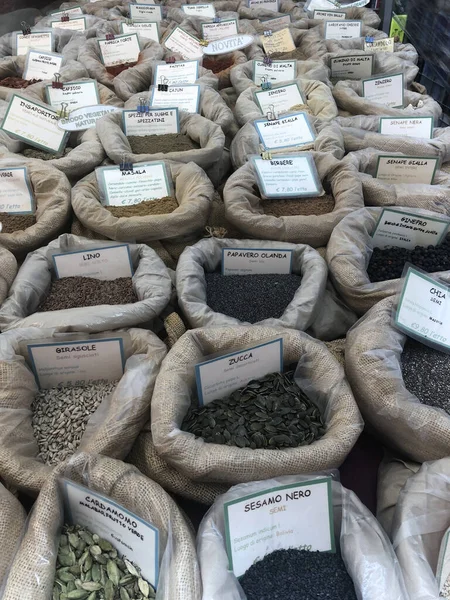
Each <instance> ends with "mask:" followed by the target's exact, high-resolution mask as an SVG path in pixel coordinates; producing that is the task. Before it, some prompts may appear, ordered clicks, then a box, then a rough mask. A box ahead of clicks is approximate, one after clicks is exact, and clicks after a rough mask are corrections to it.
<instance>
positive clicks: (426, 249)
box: [367, 236, 450, 283]
mask: <svg viewBox="0 0 450 600" xmlns="http://www.w3.org/2000/svg"><path fill="white" fill-rule="evenodd" d="M407 262H410V263H412V264H413V265H414V266H416V267H419V268H421V269H423V270H424V271H426V272H427V273H435V272H437V271H447V270H449V269H450V236H447V237H446V238H445V239H444V241H443V242H442V244H440V245H439V246H416V247H415V248H414V249H412V250H408V249H407V248H397V247H388V248H383V249H381V248H374V249H373V254H372V256H371V257H370V261H369V265H368V267H367V274H368V276H369V279H370V281H371V282H372V283H375V282H376V281H385V280H386V279H397V278H399V277H401V276H402V273H403V268H404V266H405V263H407Z"/></svg>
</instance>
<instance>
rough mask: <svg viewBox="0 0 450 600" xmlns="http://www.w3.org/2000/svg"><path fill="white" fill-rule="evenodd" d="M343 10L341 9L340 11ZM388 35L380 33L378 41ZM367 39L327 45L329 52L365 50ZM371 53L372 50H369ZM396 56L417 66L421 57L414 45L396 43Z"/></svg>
mask: <svg viewBox="0 0 450 600" xmlns="http://www.w3.org/2000/svg"><path fill="white" fill-rule="evenodd" d="M339 10H341V9H339ZM387 37H388V35H387V34H386V33H384V32H382V31H378V32H377V35H376V39H379V40H380V39H385V38H387ZM364 42H365V38H363V37H362V38H353V39H350V40H327V41H326V45H327V49H328V52H341V50H364ZM368 53H370V50H368ZM394 54H395V55H396V56H398V57H400V58H402V59H403V60H407V61H410V62H412V63H414V64H417V61H418V60H419V55H418V54H417V50H416V49H415V48H414V46H413V45H412V44H400V43H394Z"/></svg>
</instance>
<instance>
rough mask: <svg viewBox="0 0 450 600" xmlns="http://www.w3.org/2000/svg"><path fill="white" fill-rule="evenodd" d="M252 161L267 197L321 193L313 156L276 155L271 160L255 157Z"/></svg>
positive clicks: (292, 196) (297, 196) (288, 196)
mask: <svg viewBox="0 0 450 600" xmlns="http://www.w3.org/2000/svg"><path fill="white" fill-rule="evenodd" d="M252 162H253V165H254V167H255V169H256V174H257V176H258V180H259V184H260V187H261V188H262V191H263V193H264V196H266V197H267V198H300V197H302V196H319V195H320V194H321V185H320V182H319V181H318V180H317V175H316V169H315V165H314V164H312V163H313V158H312V156H295V155H287V156H276V157H275V158H272V159H270V160H263V159H262V158H258V157H255V158H253V159H252Z"/></svg>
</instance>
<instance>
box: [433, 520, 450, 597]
mask: <svg viewBox="0 0 450 600" xmlns="http://www.w3.org/2000/svg"><path fill="white" fill-rule="evenodd" d="M449 538H450V528H449V529H447V531H446V532H445V533H444V537H443V538H442V542H441V548H440V550H439V558H438V566H437V569H436V579H437V581H438V586H439V597H441V598H445V596H446V595H447V594H446V593H445V590H444V589H443V588H444V586H445V584H446V583H447V581H448V579H449V575H450V552H449V551H448V550H449V545H448V542H449ZM447 585H448V584H447ZM446 587H447V586H446Z"/></svg>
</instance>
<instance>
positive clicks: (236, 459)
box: [151, 325, 362, 484]
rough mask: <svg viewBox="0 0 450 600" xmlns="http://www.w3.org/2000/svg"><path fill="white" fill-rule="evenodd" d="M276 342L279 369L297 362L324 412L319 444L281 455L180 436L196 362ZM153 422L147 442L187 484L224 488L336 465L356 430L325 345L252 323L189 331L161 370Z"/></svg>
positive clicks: (358, 425) (354, 412) (345, 389)
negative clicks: (324, 429)
mask: <svg viewBox="0 0 450 600" xmlns="http://www.w3.org/2000/svg"><path fill="white" fill-rule="evenodd" d="M280 336H281V337H282V338H283V354H284V363H285V364H286V365H288V364H291V363H293V362H297V361H300V362H299V366H298V367H297V375H298V376H299V378H300V377H301V381H300V380H299V379H297V380H298V381H299V385H300V386H301V387H303V389H304V390H305V391H307V392H308V394H311V397H312V398H314V399H315V401H316V402H317V403H318V404H319V406H321V408H322V410H323V412H324V414H325V420H326V423H327V432H326V433H325V435H324V436H323V437H322V438H321V439H320V440H319V441H316V442H314V443H312V444H311V445H310V446H302V447H298V448H288V449H284V450H252V449H250V448H243V449H242V448H238V447H237V446H235V447H233V446H225V445H219V444H207V443H205V442H204V441H203V439H200V438H198V439H195V436H194V435H193V434H191V433H186V432H182V431H181V430H180V426H181V422H182V420H183V418H184V416H185V414H186V412H187V410H188V408H189V406H190V404H191V396H192V394H195V370H194V365H195V364H197V363H198V362H201V361H202V360H204V357H205V356H208V355H210V354H213V353H219V354H223V353H226V352H227V351H228V352H229V351H232V350H234V349H238V348H245V347H248V346H252V345H256V344H258V343H260V342H261V340H265V339H268V338H274V337H280ZM151 422H152V436H153V442H154V444H155V447H156V451H157V453H158V454H159V455H160V457H161V458H162V459H163V460H166V461H167V462H168V463H169V464H170V465H171V466H172V467H174V468H175V469H177V470H178V471H180V472H181V473H183V474H184V475H186V476H187V477H188V478H189V479H191V480H193V481H199V482H214V483H229V484H233V483H240V482H245V481H253V480H258V479H263V478H266V477H275V476H278V475H292V474H296V473H310V472H312V471H314V470H317V469H323V468H330V467H337V466H339V465H340V464H341V463H342V461H343V460H344V459H345V457H346V456H347V454H348V453H349V451H350V450H351V448H352V447H353V444H354V443H355V442H356V440H357V438H358V436H359V434H360V432H361V429H362V421H361V418H360V415H359V411H358V409H357V407H356V404H355V402H354V400H353V396H352V394H351V391H350V388H349V386H348V385H347V382H346V380H345V377H344V371H343V369H342V367H341V366H340V365H339V363H338V362H337V361H336V360H335V359H334V358H333V357H332V355H331V354H330V353H329V352H328V350H327V349H326V346H325V345H324V344H322V343H321V342H319V341H317V340H314V339H313V338H311V337H309V336H308V335H306V334H305V333H303V332H301V331H294V330H292V329H284V328H281V327H260V326H255V325H253V326H250V327H246V326H242V327H229V326H227V327H213V328H211V327H204V328H201V329H195V330H193V331H187V332H186V333H185V334H184V335H183V337H182V338H180V339H179V340H178V342H177V343H176V344H175V346H174V347H173V348H172V349H171V350H170V352H169V354H168V355H167V358H166V360H165V361H164V364H163V365H162V367H161V370H160V373H159V375H158V379H157V382H156V384H155V390H154V394H153V398H152V408H151Z"/></svg>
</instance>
